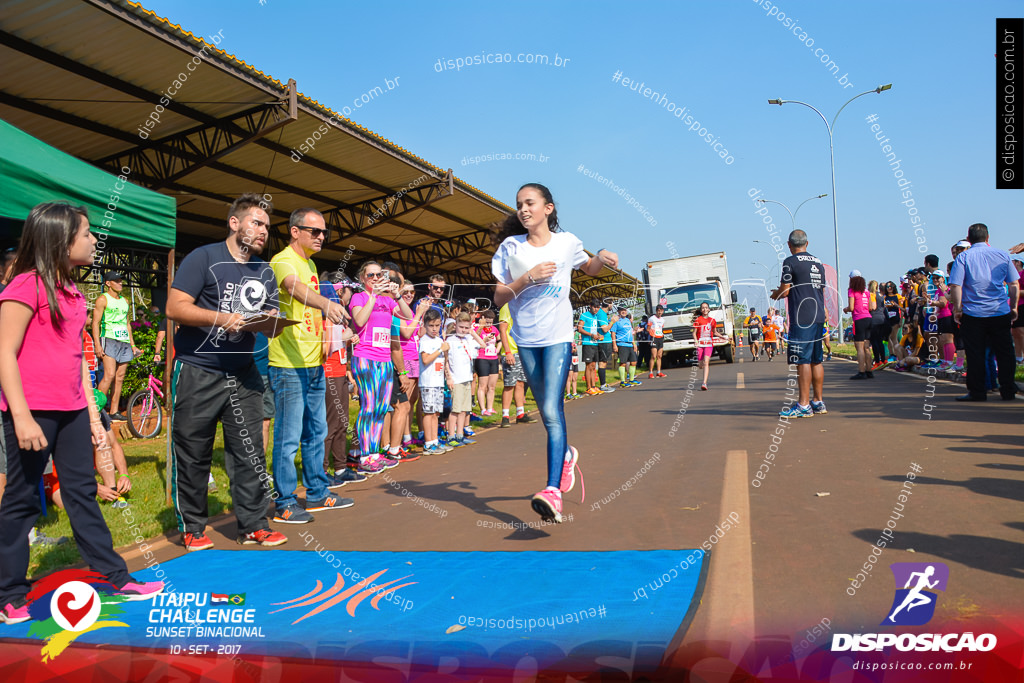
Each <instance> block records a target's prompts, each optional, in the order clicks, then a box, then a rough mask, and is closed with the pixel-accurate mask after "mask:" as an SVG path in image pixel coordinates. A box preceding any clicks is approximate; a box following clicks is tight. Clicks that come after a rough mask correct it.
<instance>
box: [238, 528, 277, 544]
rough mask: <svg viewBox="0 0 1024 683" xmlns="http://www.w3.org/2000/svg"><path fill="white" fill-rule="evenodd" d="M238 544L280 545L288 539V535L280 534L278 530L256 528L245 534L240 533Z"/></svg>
mask: <svg viewBox="0 0 1024 683" xmlns="http://www.w3.org/2000/svg"><path fill="white" fill-rule="evenodd" d="M237 540H238V544H239V545H265V546H273V545H281V544H282V543H284V542H286V541H287V540H288V537H287V536H285V535H284V534H282V533H281V532H280V531H271V530H270V529H257V530H256V531H250V532H249V533H247V534H242V535H241V536H239V537H238V539H237Z"/></svg>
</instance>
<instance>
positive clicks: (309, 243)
mask: <svg viewBox="0 0 1024 683" xmlns="http://www.w3.org/2000/svg"><path fill="white" fill-rule="evenodd" d="M288 225H289V228H288V230H289V234H290V236H291V241H290V242H289V243H288V246H287V247H285V248H284V249H283V250H281V251H280V252H279V253H278V254H277V255H276V256H274V258H272V259H271V260H270V265H271V267H272V268H273V269H274V277H275V278H276V280H277V287H278V290H279V296H280V302H281V315H283V316H285V317H286V318H289V319H291V320H297V321H298V324H297V325H292V326H290V327H288V328H286V329H285V330H284V331H283V332H282V333H281V334H280V335H278V336H277V337H275V338H274V339H272V340H271V341H270V363H269V365H270V367H269V377H270V386H271V388H272V389H273V390H274V403H275V406H276V414H275V420H274V487H275V489H276V491H275V493H276V494H277V496H276V497H275V499H274V500H275V503H276V508H277V511H276V513H275V515H274V521H275V522H283V523H286V524H303V523H305V522H311V521H313V515H311V514H309V513H310V511H314V512H315V511H318V510H335V509H341V508H346V507H351V506H352V504H353V501H352V499H351V498H339V497H338V496H335V495H334V494H333V493H331V492H330V491H329V490H328V485H329V482H328V480H327V474H326V472H325V471H324V439H325V438H326V436H327V413H326V407H325V406H326V404H325V400H324V399H325V393H326V391H327V383H326V380H325V378H324V368H323V354H322V348H321V342H322V339H323V326H324V323H323V318H324V316H325V315H326V316H327V317H328V318H329V319H330V320H331V322H332V323H339V322H341V321H342V319H344V318H346V317H348V315H347V314H346V313H345V311H344V309H343V308H342V306H341V305H340V304H338V303H335V302H333V301H331V300H330V299H327V298H326V297H324V296H321V295H320V292H319V289H320V280H319V278H318V277H317V270H316V266H315V265H314V264H313V261H312V260H311V259H310V257H311V256H312V255H313V254H315V253H317V252H318V251H320V249H321V248H322V247H323V243H324V241H325V240H326V238H327V225H326V223H325V222H324V217H323V216H322V215H321V214H320V212H319V211H317V210H316V209H296V210H295V211H293V212H292V215H291V217H290V218H289V220H288ZM300 446H301V447H302V483H303V484H304V485H305V487H306V507H305V509H303V508H302V507H301V506H300V505H299V502H298V499H297V498H296V497H295V488H296V486H298V478H297V476H296V471H295V456H296V455H297V454H298V452H299V447H300Z"/></svg>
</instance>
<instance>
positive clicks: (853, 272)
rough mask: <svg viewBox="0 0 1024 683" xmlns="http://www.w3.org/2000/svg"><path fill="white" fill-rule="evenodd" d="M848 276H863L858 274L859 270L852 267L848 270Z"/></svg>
mask: <svg viewBox="0 0 1024 683" xmlns="http://www.w3.org/2000/svg"><path fill="white" fill-rule="evenodd" d="M850 277H864V276H863V275H861V274H860V271H859V270H857V269H856V268H854V269H853V270H851V271H850Z"/></svg>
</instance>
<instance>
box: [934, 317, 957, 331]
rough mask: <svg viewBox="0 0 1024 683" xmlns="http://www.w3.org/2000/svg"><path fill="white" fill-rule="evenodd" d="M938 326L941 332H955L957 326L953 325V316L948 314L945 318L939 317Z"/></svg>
mask: <svg viewBox="0 0 1024 683" xmlns="http://www.w3.org/2000/svg"><path fill="white" fill-rule="evenodd" d="M936 327H937V328H938V330H937V331H938V333H939V334H953V332H954V331H955V330H954V327H955V326H954V325H953V316H951V315H947V316H946V317H945V318H939V319H938V320H937V321H936Z"/></svg>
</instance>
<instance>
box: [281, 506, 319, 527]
mask: <svg viewBox="0 0 1024 683" xmlns="http://www.w3.org/2000/svg"><path fill="white" fill-rule="evenodd" d="M274 521H275V522H278V523H280V524H305V523H306V522H312V521H313V515H311V514H309V513H308V512H306V511H305V510H303V509H302V508H301V507H299V506H298V505H297V504H295V503H292V504H291V505H288V506H286V507H283V508H279V509H278V510H277V512H275V513H274Z"/></svg>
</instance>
